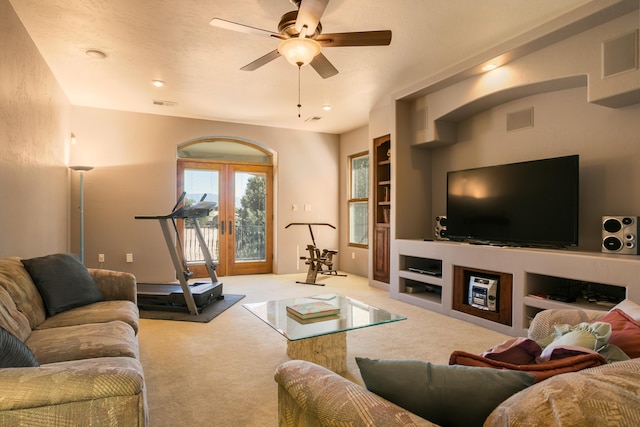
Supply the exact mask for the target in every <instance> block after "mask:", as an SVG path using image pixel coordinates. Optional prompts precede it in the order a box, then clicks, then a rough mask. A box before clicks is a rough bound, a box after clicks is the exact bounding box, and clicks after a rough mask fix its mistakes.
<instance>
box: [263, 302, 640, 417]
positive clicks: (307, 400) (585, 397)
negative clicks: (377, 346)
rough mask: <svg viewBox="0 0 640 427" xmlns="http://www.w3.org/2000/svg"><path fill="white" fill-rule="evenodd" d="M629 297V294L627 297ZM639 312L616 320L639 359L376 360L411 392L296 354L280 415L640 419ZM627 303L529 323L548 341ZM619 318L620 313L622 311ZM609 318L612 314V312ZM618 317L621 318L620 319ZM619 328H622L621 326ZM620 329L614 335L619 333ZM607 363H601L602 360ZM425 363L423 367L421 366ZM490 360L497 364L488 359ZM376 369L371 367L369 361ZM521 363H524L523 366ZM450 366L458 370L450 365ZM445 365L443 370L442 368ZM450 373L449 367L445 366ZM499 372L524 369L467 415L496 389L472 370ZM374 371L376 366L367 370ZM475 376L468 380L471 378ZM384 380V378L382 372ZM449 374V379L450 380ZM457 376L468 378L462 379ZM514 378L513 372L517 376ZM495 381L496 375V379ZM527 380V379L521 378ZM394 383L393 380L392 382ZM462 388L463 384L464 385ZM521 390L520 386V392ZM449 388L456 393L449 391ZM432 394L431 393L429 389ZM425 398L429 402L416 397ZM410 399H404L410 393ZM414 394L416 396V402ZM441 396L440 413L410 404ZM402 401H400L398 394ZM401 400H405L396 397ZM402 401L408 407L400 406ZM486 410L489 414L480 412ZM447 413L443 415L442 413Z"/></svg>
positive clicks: (546, 315) (282, 381)
mask: <svg viewBox="0 0 640 427" xmlns="http://www.w3.org/2000/svg"><path fill="white" fill-rule="evenodd" d="M626 302H628V301H626ZM629 305H631V306H633V308H632V310H631V311H634V310H635V311H634V313H632V314H633V315H634V317H631V316H627V318H629V322H627V323H624V325H622V324H616V325H614V328H622V329H623V331H622V335H617V336H618V338H622V339H621V340H620V339H619V340H618V341H617V343H618V344H621V348H622V347H624V348H625V349H626V348H627V344H629V345H632V346H633V348H629V349H628V351H629V352H630V353H631V355H632V356H634V357H633V358H630V357H626V359H627V360H621V361H616V362H613V363H606V362H603V363H597V364H596V365H594V367H591V368H586V369H582V366H580V367H578V368H576V369H575V370H574V371H572V372H565V373H558V374H556V375H552V376H547V377H544V378H542V379H540V378H539V377H536V375H534V374H537V372H533V373H531V372H527V368H526V367H525V366H519V367H516V369H513V370H512V369H505V368H496V367H481V366H457V365H440V366H438V365H430V364H429V363H428V362H422V361H375V360H374V361H369V360H366V362H367V363H370V364H371V363H373V365H370V366H373V367H374V368H375V369H378V371H379V372H378V373H379V374H380V377H381V378H383V380H384V379H387V380H389V382H390V383H394V382H395V383H397V385H399V386H400V387H404V388H405V391H404V393H406V394H408V395H410V397H409V398H407V396H406V395H405V396H398V393H395V394H394V392H390V393H387V394H388V396H387V397H389V396H391V397H392V398H391V397H389V399H390V400H394V401H395V403H392V401H390V400H389V399H386V398H384V397H382V396H381V395H380V394H384V393H380V394H376V393H374V392H372V391H371V390H368V389H367V388H365V387H362V386H360V385H358V384H355V383H353V382H351V381H349V380H347V379H345V378H343V377H341V376H339V375H338V374H336V373H334V372H332V371H329V370H328V369H325V368H323V367H321V366H318V365H315V364H313V363H311V362H307V361H302V360H291V361H288V362H285V363H283V364H281V365H280V366H278V368H277V369H276V373H275V380H276V382H277V384H278V417H279V425H280V426H288V427H294V426H295V427H301V426H309V427H311V426H336V425H348V426H436V425H443V426H444V425H448V426H455V425H464V426H473V425H484V426H485V427H498V426H500V427H504V426H538V425H545V426H554V425H555V426H596V425H597V426H601V425H602V426H604V425H617V426H638V425H640V358H639V356H638V353H637V352H638V350H639V349H640V347H638V345H639V344H640V323H638V321H639V320H640V309H639V308H638V306H637V305H635V304H633V303H631V304H627V305H626V307H629ZM619 311H620V310H614V309H612V310H611V311H610V312H603V311H599V310H582V309H580V310H579V309H575V310H574V309H558V310H545V311H542V312H540V313H538V314H537V315H536V316H535V318H534V319H533V320H532V323H531V325H530V327H529V330H528V335H529V338H531V339H532V340H542V339H544V338H546V337H548V336H550V335H551V334H553V333H554V329H555V328H556V327H557V326H558V325H567V324H571V325H577V324H584V323H583V322H586V323H591V322H598V321H599V320H600V319H604V317H603V316H605V315H606V314H607V313H614V314H615V315H618V312H619ZM618 317H619V316H618ZM605 320H608V319H605ZM612 322H614V323H616V322H617V321H612ZM616 334H617V332H616ZM613 337H614V335H611V339H612V340H613ZM408 363H409V364H412V367H410V368H408V369H405V371H402V372H400V371H392V370H390V369H389V367H390V366H393V367H394V368H393V369H396V368H397V365H398V364H402V366H405V367H406V366H408V365H407V364H408ZM597 365H599V366H597ZM358 366H359V367H360V370H361V373H362V374H363V379H364V382H365V383H366V384H367V387H369V388H375V387H372V385H374V381H372V380H371V379H369V378H367V377H366V376H365V373H363V367H365V366H367V365H366V364H365V365H363V364H361V361H360V360H358ZM416 366H419V367H420V369H418V370H416V369H415V367H416ZM485 366H489V365H485ZM367 369H368V368H367ZM518 369H520V370H518ZM446 370H450V371H446ZM424 372H427V373H429V374H431V375H432V376H433V377H436V376H437V375H441V376H442V377H444V378H443V379H442V380H441V382H440V383H439V384H438V386H441V385H443V384H444V385H445V388H446V387H449V388H450V390H448V391H447V390H445V389H443V388H440V389H438V388H437V386H436V385H435V381H436V380H434V379H433V378H430V379H429V380H430V381H432V382H431V383H429V384H427V385H423V384H422V383H420V381H424V380H416V379H415V377H416V376H420V375H423V373H424ZM438 372H440V374H439V373H438ZM443 372H444V373H443ZM496 373H501V374H507V375H514V376H518V377H517V378H516V379H515V380H516V381H518V387H517V388H515V389H511V390H510V391H509V392H508V393H506V394H504V395H502V396H499V397H497V398H496V399H497V400H495V401H494V403H493V404H492V406H491V408H490V409H486V408H485V413H484V414H483V415H482V417H481V418H479V419H475V420H471V419H469V418H465V416H466V415H467V414H466V412H468V411H470V410H473V409H470V408H471V407H473V405H474V404H475V401H476V400H483V399H485V397H486V395H487V394H490V393H492V392H493V390H492V388H491V387H490V386H487V385H486V383H485V384H483V383H482V381H484V379H483V377H479V379H480V382H477V381H475V380H474V379H473V378H472V377H473V376H475V375H484V376H485V377H484V378H487V375H495V374H496ZM367 375H370V373H367ZM465 378H468V380H465ZM378 379H380V378H378ZM448 381H449V383H447V382H448ZM456 381H459V382H460V384H458V385H456ZM509 381H511V383H512V384H513V379H509ZM494 383H495V381H493V380H491V384H494ZM521 383H522V384H521ZM392 387H393V385H392V386H391V388H392ZM456 387H458V388H457V389H456ZM514 390H518V391H515V392H514ZM448 392H452V394H453V395H450V396H447V393H448ZM425 395H426V396H430V397H424V396H425ZM419 398H422V400H421V401H419V402H416V400H419ZM403 399H404V400H403ZM411 399H413V401H411ZM430 399H432V400H433V401H434V402H432V403H433V405H432V406H431V408H430V409H429V410H431V411H434V412H438V411H446V412H447V414H445V415H444V416H443V415H442V414H437V415H438V416H437V417H435V418H437V420H444V421H441V422H439V423H436V422H435V421H437V420H434V419H430V420H427V418H429V417H427V416H425V417H421V416H418V415H417V414H416V413H415V412H416V411H413V412H412V411H410V410H408V409H407V408H409V407H411V408H413V406H411V405H424V406H428V402H427V401H428V400H430ZM398 400H399V401H398ZM396 403H398V404H396ZM399 404H402V406H399ZM480 413H482V412H481V411H480ZM438 417H439V418H438Z"/></svg>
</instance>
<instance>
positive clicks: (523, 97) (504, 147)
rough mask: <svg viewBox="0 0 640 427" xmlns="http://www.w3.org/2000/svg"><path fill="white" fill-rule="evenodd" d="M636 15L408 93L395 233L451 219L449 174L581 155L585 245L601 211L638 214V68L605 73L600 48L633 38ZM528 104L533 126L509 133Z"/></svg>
mask: <svg viewBox="0 0 640 427" xmlns="http://www.w3.org/2000/svg"><path fill="white" fill-rule="evenodd" d="M639 17H640V14H639V12H638V11H637V10H636V11H634V12H632V13H628V14H626V15H623V16H621V17H619V18H616V19H613V20H612V21H610V22H604V23H601V24H600V25H595V24H594V25H595V26H594V27H593V28H591V29H588V30H586V31H584V32H582V33H580V34H577V35H575V36H573V37H569V38H567V39H564V40H562V41H559V42H557V43H555V44H553V45H550V46H547V47H545V48H543V49H540V50H537V51H534V52H532V53H530V54H528V55H526V56H523V57H521V58H518V59H515V60H513V61H512V62H509V63H507V64H506V65H504V66H503V67H501V68H498V69H495V70H493V71H491V72H488V73H485V74H478V75H475V76H473V77H469V78H467V79H465V80H462V81H459V82H457V83H455V84H452V85H450V86H446V87H443V88H438V89H432V90H431V91H430V90H429V89H428V88H420V89H417V92H416V93H415V96H414V97H411V96H408V95H409V94H407V93H406V92H405V95H404V98H402V99H400V98H399V101H398V102H397V103H396V112H395V119H396V123H395V126H394V128H395V131H396V133H397V135H396V139H398V140H400V143H399V144H398V148H399V149H400V151H401V152H400V153H399V156H397V160H398V162H399V164H398V165H397V169H396V175H395V177H396V181H395V182H396V187H397V191H396V194H395V197H396V199H395V203H396V208H397V209H396V210H395V212H396V217H395V222H394V230H395V233H396V234H395V236H396V237H398V238H408V239H422V238H425V237H431V236H432V233H433V226H434V217H435V216H436V215H441V214H443V213H445V204H446V199H445V190H446V172H447V171H448V170H457V169H465V168H472V167H480V166H486V165H495V164H503V163H511V162H518V161H526V160H534V159H541V158H548V157H556V156H562V155H570V154H578V155H580V162H581V168H580V187H581V188H580V206H579V218H580V219H579V221H580V226H579V249H581V250H586V251H600V240H601V231H600V230H601V228H600V220H601V217H602V216H603V215H632V216H636V215H640V199H638V198H637V197H635V196H634V195H635V194H636V192H637V190H638V188H640V173H639V172H638V171H637V166H636V165H638V164H640V147H639V146H638V135H640V120H638V118H640V68H638V67H637V66H636V67H635V68H632V69H629V70H626V71H624V72H622V73H619V74H616V75H612V76H607V77H604V76H602V71H601V70H602V65H603V64H602V44H603V42H605V41H607V40H611V39H612V38H613V39H616V38H618V37H621V36H623V35H626V34H635V35H636V36H637V32H638V26H639V25H640V20H639V19H638V18H639ZM635 48H636V49H637V51H636V52H630V54H631V55H634V54H635V57H636V58H637V57H638V56H640V47H639V46H637V45H636V46H635ZM625 54H626V55H629V53H627V52H625ZM425 93H426V95H425ZM596 94H597V96H596ZM604 105H614V106H615V107H616V108H612V107H609V106H604ZM529 108H533V111H534V118H533V126H532V127H526V128H523V129H520V130H516V131H511V132H507V131H506V117H507V115H508V114H509V113H514V112H518V111H522V110H525V109H529ZM407 113H408V114H407ZM438 123H440V124H441V125H444V126H441V127H438V126H437V124H438ZM417 124H420V126H418V125H417ZM443 129H444V130H445V132H441V131H442V130H443ZM398 135H402V137H400V138H398ZM425 135H426V137H424V136H425ZM423 137H424V138H423ZM418 138H422V139H418ZM446 144H448V145H446ZM416 198H420V199H421V202H420V203H416ZM422 199H425V200H422ZM398 215H399V216H400V218H398ZM392 234H393V233H392ZM392 256H393V255H392Z"/></svg>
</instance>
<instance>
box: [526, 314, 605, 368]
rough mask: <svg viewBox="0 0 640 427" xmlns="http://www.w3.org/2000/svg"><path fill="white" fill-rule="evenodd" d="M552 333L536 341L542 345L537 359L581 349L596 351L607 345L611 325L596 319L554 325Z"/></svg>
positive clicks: (575, 351)
mask: <svg viewBox="0 0 640 427" xmlns="http://www.w3.org/2000/svg"><path fill="white" fill-rule="evenodd" d="M553 329H554V331H555V332H554V333H553V334H552V335H551V336H550V337H547V338H546V339H544V340H540V341H538V343H539V344H540V345H541V346H542V347H544V350H543V351H542V354H541V355H540V357H539V358H538V360H539V361H547V360H552V359H560V358H562V357H566V356H567V355H574V354H576V353H580V352H583V351H582V349H587V350H591V351H594V352H598V351H599V350H600V349H601V348H603V347H604V346H606V345H607V343H608V341H609V337H610V336H611V325H610V324H609V323H606V322H602V321H598V322H593V323H586V322H582V323H579V324H577V325H573V326H572V325H568V324H562V325H555V326H554V327H553Z"/></svg>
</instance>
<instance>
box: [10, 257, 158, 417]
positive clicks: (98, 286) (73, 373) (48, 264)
mask: <svg viewBox="0 0 640 427" xmlns="http://www.w3.org/2000/svg"><path fill="white" fill-rule="evenodd" d="M136 297H137V290H136V280H135V277H134V276H133V275H131V274H128V273H123V272H114V271H109V270H103V269H87V268H85V267H84V265H83V264H82V263H80V261H79V260H78V259H77V257H75V256H74V255H70V254H52V255H47V256H44V257H38V258H31V259H20V258H18V257H8V258H4V259H0V343H1V344H2V345H1V346H0V366H1V367H0V426H51V425H57V426H75V425H93V426H107V425H109V426H116V425H117V426H132V427H133V426H138V427H139V426H146V425H148V418H147V410H146V408H147V405H146V391H145V385H144V375H143V370H142V366H141V364H140V361H139V352H138V341H137V332H138V320H139V313H138V308H137V305H136Z"/></svg>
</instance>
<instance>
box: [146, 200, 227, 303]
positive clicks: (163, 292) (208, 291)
mask: <svg viewBox="0 0 640 427" xmlns="http://www.w3.org/2000/svg"><path fill="white" fill-rule="evenodd" d="M186 194H187V193H186V191H185V192H183V193H182V195H181V196H180V197H179V198H178V201H177V202H176V204H175V206H174V207H173V209H172V211H171V213H169V214H168V215H158V216H136V217H135V219H141V220H156V221H159V222H160V228H161V229H162V234H163V236H164V240H165V242H166V244H167V249H168V250H169V254H170V255H171V261H172V262H173V266H174V268H175V270H176V278H177V279H178V282H179V283H138V307H140V308H142V309H149V310H167V311H184V310H185V307H186V309H187V310H188V311H189V312H190V313H191V314H193V315H197V314H198V313H199V310H201V309H203V308H205V307H206V306H208V305H209V304H211V303H212V302H213V301H216V300H220V299H223V298H224V295H223V293H222V283H221V282H220V281H219V280H218V276H217V275H216V267H217V266H218V264H217V263H214V262H213V259H212V258H211V253H210V252H209V248H208V247H207V244H206V242H205V240H204V236H203V235H202V230H201V229H200V224H199V221H198V218H200V217H204V216H208V215H209V212H210V211H211V209H213V207H214V206H215V203H213V202H206V201H205V200H204V199H205V198H206V197H207V194H206V193H205V194H204V195H203V196H202V198H201V199H200V201H199V202H198V203H195V204H193V205H191V206H186V207H185V206H182V207H180V208H178V206H179V205H180V203H182V201H183V200H184V197H185V196H186ZM178 218H182V219H184V220H185V221H186V220H189V219H191V220H192V221H193V226H194V229H195V231H196V237H197V238H198V243H199V245H200V250H201V251H202V254H203V255H204V259H205V267H206V268H207V272H208V273H209V278H210V279H211V281H208V280H207V281H203V282H198V281H196V282H193V283H189V280H190V279H191V277H192V276H193V272H191V271H189V267H188V265H187V261H186V259H185V257H184V253H183V251H182V242H181V241H180V234H179V233H178V227H177V225H176V219H178ZM169 223H171V224H172V225H173V229H174V232H175V233H176V237H177V239H178V245H177V247H178V248H179V249H180V254H178V250H177V249H176V245H174V244H173V241H172V239H171V231H170V229H169Z"/></svg>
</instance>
